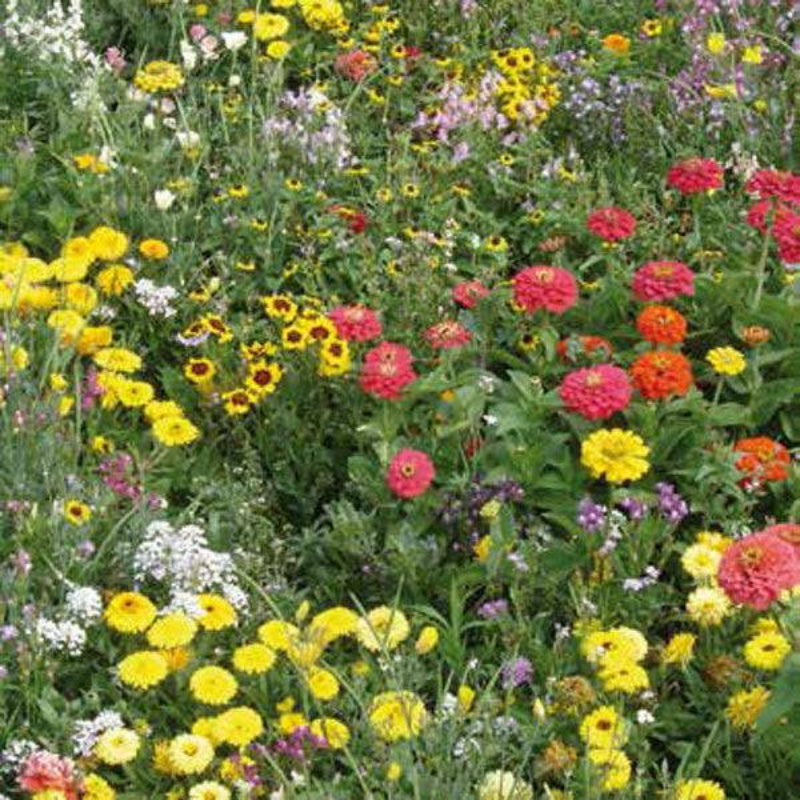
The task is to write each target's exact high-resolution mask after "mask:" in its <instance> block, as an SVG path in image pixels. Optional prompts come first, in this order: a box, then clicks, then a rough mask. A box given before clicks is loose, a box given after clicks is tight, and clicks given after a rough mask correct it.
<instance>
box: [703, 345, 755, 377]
mask: <svg viewBox="0 0 800 800" xmlns="http://www.w3.org/2000/svg"><path fill="white" fill-rule="evenodd" d="M706 361H708V363H709V364H711V368H712V369H713V370H714V372H716V373H717V374H718V375H739V374H740V373H742V372H744V370H745V369H746V367H747V361H746V360H745V357H744V355H743V354H742V353H741V352H739V351H738V350H737V349H736V348H735V347H715V348H714V349H713V350H709V351H708V353H706Z"/></svg>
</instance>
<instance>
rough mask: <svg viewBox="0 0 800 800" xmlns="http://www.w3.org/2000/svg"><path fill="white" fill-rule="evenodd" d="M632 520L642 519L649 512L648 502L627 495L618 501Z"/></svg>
mask: <svg viewBox="0 0 800 800" xmlns="http://www.w3.org/2000/svg"><path fill="white" fill-rule="evenodd" d="M617 505H618V506H619V507H620V508H621V509H622V510H623V511H624V512H625V514H626V516H627V517H628V519H630V520H634V521H636V520H640V519H642V517H644V515H645V514H646V513H647V503H643V502H642V501H641V500H636V499H634V498H633V497H625V498H623V499H622V500H620V501H619V503H617Z"/></svg>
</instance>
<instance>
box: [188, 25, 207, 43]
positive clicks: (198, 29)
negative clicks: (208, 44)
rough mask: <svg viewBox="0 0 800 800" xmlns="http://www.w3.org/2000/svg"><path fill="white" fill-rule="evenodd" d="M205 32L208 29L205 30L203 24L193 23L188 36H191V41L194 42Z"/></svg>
mask: <svg viewBox="0 0 800 800" xmlns="http://www.w3.org/2000/svg"><path fill="white" fill-rule="evenodd" d="M207 33H208V31H207V30H206V27H205V25H197V24H195V25H192V27H191V28H189V36H191V37H192V41H195V42H199V41H200V40H201V39H202V38H203V37H204V36H205V35H206V34H207Z"/></svg>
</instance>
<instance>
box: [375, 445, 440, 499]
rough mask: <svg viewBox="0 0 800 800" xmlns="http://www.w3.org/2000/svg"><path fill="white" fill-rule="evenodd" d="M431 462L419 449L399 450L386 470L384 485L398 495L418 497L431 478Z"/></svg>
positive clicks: (406, 497)
mask: <svg viewBox="0 0 800 800" xmlns="http://www.w3.org/2000/svg"><path fill="white" fill-rule="evenodd" d="M433 475H434V471H433V462H432V461H431V460H430V458H428V456H427V455H426V454H425V453H423V452H421V451H420V450H409V449H405V450H400V451H399V452H398V453H397V454H395V456H394V457H393V458H392V460H391V461H390V462H389V466H388V468H387V470H386V485H387V486H388V487H389V489H390V490H391V491H392V492H393V493H394V494H396V495H397V496H398V497H402V498H403V499H406V500H407V499H409V498H411V497H418V496H419V495H421V494H422V493H423V492H424V491H425V490H426V489H427V488H428V487H429V486H430V485H431V481H432V480H433Z"/></svg>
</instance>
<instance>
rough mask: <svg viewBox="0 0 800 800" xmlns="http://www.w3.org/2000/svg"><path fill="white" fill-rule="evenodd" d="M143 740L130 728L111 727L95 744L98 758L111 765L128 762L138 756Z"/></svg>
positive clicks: (95, 752)
mask: <svg viewBox="0 0 800 800" xmlns="http://www.w3.org/2000/svg"><path fill="white" fill-rule="evenodd" d="M141 744H142V741H141V739H140V738H139V735H138V734H137V733H136V732H135V731H132V730H130V729H129V728H111V729H110V730H107V731H105V733H103V734H101V735H100V737H99V738H98V740H97V742H96V743H95V746H94V754H95V756H97V758H98V759H99V760H100V761H102V762H103V764H108V765H109V766H118V765H120V764H127V763H128V762H130V761H133V759H134V758H136V755H137V753H138V752H139V748H140V747H141Z"/></svg>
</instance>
